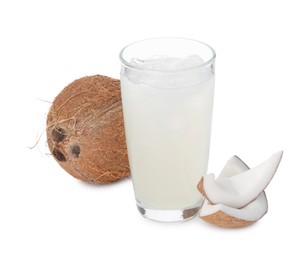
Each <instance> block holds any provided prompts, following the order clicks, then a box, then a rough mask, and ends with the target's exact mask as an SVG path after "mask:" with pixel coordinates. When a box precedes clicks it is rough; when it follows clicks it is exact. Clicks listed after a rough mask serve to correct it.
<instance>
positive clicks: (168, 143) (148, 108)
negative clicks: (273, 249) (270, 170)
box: [120, 38, 215, 221]
mask: <svg viewBox="0 0 306 260" xmlns="http://www.w3.org/2000/svg"><path fill="white" fill-rule="evenodd" d="M120 60H121V64H122V66H121V94H122V104H123V115H124V127H125V132H126V139H127V147H128V157H129V163H130V168H131V175H132V181H133V187H134V193H135V198H136V203H137V207H138V209H139V211H140V213H141V214H142V215H143V216H144V217H146V218H149V219H152V220H157V221H182V220H186V219H190V218H192V217H194V216H195V215H197V213H198V211H199V210H200V208H201V205H202V203H203V196H202V195H201V194H200V193H199V191H198V190H197V183H198V182H199V180H200V178H201V176H203V175H204V174H206V172H207V166H208V158H209V146H210V133H211V123H212V110H213V97H214V81H215V71H214V62H215V52H214V50H213V49H212V48H211V47H210V46H208V45H206V44H204V43H202V42H198V41H195V40H190V39H183V38H154V39H148V40H143V41H139V42H136V43H133V44H131V45H128V46H126V47H125V48H124V49H123V50H122V51H121V53H120Z"/></svg>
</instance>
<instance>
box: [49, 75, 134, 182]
mask: <svg viewBox="0 0 306 260" xmlns="http://www.w3.org/2000/svg"><path fill="white" fill-rule="evenodd" d="M47 140H48V146H49V149H50V151H51V153H52V155H53V156H54V158H55V159H56V161H57V162H58V163H59V164H60V166H61V167H62V168H64V170H66V171H67V172H68V173H70V174H71V175H72V176H74V177H75V178H77V179H80V180H83V181H86V182H94V183H110V182H113V181H116V180H119V179H121V178H123V177H126V176H128V175H129V174H130V169H129V165H128V157H127V148H126V142H125V135H124V128H123V115H122V104H121V96H120V81H119V80H117V79H112V78H109V77H106V76H101V75H95V76H88V77H84V78H80V79H78V80H75V81H74V82H72V83H71V84H69V85H68V86H67V87H65V88H64V89H63V90H62V91H61V92H60V94H59V95H58V96H57V97H56V98H55V100H54V102H53V104H52V106H51V108H50V111H49V113H48V117H47Z"/></svg>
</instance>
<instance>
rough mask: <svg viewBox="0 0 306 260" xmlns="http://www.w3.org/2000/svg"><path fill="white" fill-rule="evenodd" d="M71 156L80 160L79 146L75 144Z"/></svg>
mask: <svg viewBox="0 0 306 260" xmlns="http://www.w3.org/2000/svg"><path fill="white" fill-rule="evenodd" d="M70 149H71V154H72V156H73V157H75V158H79V154H80V152H81V149H80V146H78V145H77V144H73V145H72V146H71V147H70Z"/></svg>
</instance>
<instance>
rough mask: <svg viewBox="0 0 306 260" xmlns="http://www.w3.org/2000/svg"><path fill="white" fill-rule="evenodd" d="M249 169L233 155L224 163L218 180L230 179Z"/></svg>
mask: <svg viewBox="0 0 306 260" xmlns="http://www.w3.org/2000/svg"><path fill="white" fill-rule="evenodd" d="M249 169H250V168H249V167H248V166H247V165H246V164H245V163H244V162H243V161H242V160H241V159H240V158H239V157H238V156H236V155H234V156H232V157H231V158H230V159H229V160H228V161H227V162H226V164H225V166H224V167H223V169H222V171H221V172H220V174H219V176H218V179H221V178H226V177H231V176H234V175H237V174H239V173H242V172H244V171H247V170H249Z"/></svg>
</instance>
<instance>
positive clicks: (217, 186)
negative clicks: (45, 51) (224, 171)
mask: <svg viewBox="0 0 306 260" xmlns="http://www.w3.org/2000/svg"><path fill="white" fill-rule="evenodd" d="M282 155H283V151H280V152H277V153H275V154H273V155H272V156H271V157H270V158H269V159H268V160H266V161H265V162H263V163H262V164H260V165H258V166H257V167H255V168H252V169H250V170H247V171H245V172H243V173H240V174H237V175H234V176H231V177H226V178H220V179H218V180H215V176H214V174H208V175H206V176H204V178H203V188H204V191H205V195H206V197H207V199H208V200H209V201H210V202H212V203H213V204H224V205H227V206H229V207H233V208H242V207H244V206H245V205H247V204H249V203H250V202H251V201H253V200H254V199H255V198H256V197H258V196H259V194H260V193H261V192H262V191H263V190H264V189H265V188H266V186H267V185H268V184H269V182H270V181H271V179H272V178H273V176H274V174H275V172H276V170H277V168H278V165H279V163H280V161H281V158H282Z"/></svg>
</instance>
